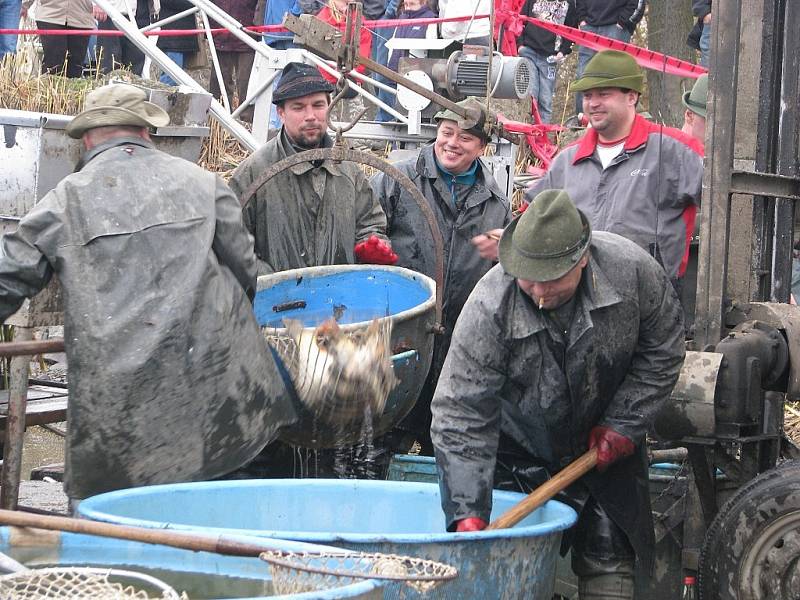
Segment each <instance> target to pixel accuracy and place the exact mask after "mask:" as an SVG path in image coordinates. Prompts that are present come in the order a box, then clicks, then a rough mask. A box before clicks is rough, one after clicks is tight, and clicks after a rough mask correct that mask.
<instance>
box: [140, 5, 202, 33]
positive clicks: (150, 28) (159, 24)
mask: <svg viewBox="0 0 800 600" xmlns="http://www.w3.org/2000/svg"><path fill="white" fill-rule="evenodd" d="M196 12H197V7H194V8H187V9H186V10H184V11H181V12H179V13H178V14H176V15H172V16H171V17H166V18H165V19H160V20H158V21H156V22H155V23H150V25H147V26H146V27H142V28H141V29H140V30H139V31H141V32H142V33H145V32H147V31H153V30H155V29H161V28H162V27H164V25H169V24H170V23H174V22H175V21H177V20H179V19H182V18H183V17H188V16H189V15H193V14H194V13H196Z"/></svg>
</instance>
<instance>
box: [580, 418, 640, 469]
mask: <svg viewBox="0 0 800 600" xmlns="http://www.w3.org/2000/svg"><path fill="white" fill-rule="evenodd" d="M592 448H597V470H598V471H600V472H601V473H602V472H603V471H605V470H606V469H607V468H608V467H609V465H611V464H613V463H615V462H617V461H618V460H619V459H620V458H625V457H626V456H630V455H631V454H633V452H634V450H636V446H635V444H634V443H633V441H632V440H631V439H630V438H628V437H625V436H624V435H622V434H621V433H617V432H616V431H614V430H613V429H610V428H608V427H603V426H602V425H598V426H596V427H593V428H592V430H591V431H590V432H589V449H590V450H591V449H592Z"/></svg>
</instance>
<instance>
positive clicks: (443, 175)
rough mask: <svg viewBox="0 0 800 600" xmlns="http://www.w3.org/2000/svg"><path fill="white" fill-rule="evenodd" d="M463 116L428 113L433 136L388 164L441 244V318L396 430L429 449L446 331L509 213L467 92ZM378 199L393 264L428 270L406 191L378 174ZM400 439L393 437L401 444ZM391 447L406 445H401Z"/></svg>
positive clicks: (428, 242)
mask: <svg viewBox="0 0 800 600" xmlns="http://www.w3.org/2000/svg"><path fill="white" fill-rule="evenodd" d="M458 104H459V106H461V107H462V108H465V109H467V111H468V115H469V116H468V117H467V118H464V117H462V116H461V115H458V114H456V113H455V112H453V111H451V110H442V111H440V112H439V113H437V114H436V116H435V120H436V122H437V129H436V140H435V141H434V142H433V144H430V145H428V146H424V147H423V148H422V149H421V150H420V152H419V154H418V155H417V156H415V157H413V158H410V159H407V160H404V161H402V162H399V163H397V164H396V165H395V166H396V167H397V168H398V169H399V170H400V171H401V172H403V173H405V174H406V175H408V177H409V178H410V179H411V180H412V181H413V182H414V183H415V184H416V185H417V187H418V188H419V190H420V192H422V195H423V196H424V197H425V199H426V200H427V201H428V206H429V207H430V209H431V211H433V214H434V215H435V216H436V224H437V225H438V227H439V231H440V233H441V234H442V241H443V245H444V279H443V282H442V284H443V288H444V289H443V302H442V305H443V306H442V325H443V326H444V332H443V333H442V334H441V335H437V336H436V337H435V340H434V350H433V360H432V364H431V368H430V371H429V374H428V378H427V380H426V382H425V386H424V387H423V390H422V393H421V394H420V397H419V398H418V399H417V402H416V404H415V406H414V408H413V409H412V411H411V413H410V414H409V415H408V416H407V417H406V418H405V420H404V421H403V422H401V423H400V426H399V429H400V430H401V431H403V432H406V433H407V434H409V435H410V436H411V440H412V441H413V440H414V439H416V441H418V442H420V444H421V445H422V451H423V452H424V453H425V454H429V453H430V451H431V447H430V438H429V431H430V401H431V397H432V396H433V390H434V388H435V387H436V381H437V380H438V377H439V372H440V371H441V368H442V364H443V363H444V357H445V355H446V354H447V348H448V346H449V345H450V336H451V335H452V332H453V327H454V326H455V323H456V319H458V315H459V314H460V313H461V307H462V306H464V302H466V301H467V297H468V296H469V294H470V292H471V291H472V288H473V287H475V284H476V283H477V282H478V280H480V278H481V277H483V275H484V274H485V273H486V272H487V271H488V270H489V269H491V268H492V266H493V264H494V262H495V261H496V260H497V240H498V239H499V238H500V234H501V233H502V228H503V227H505V226H506V225H507V224H508V222H509V221H510V220H511V208H510V206H509V201H508V199H507V198H506V196H505V194H504V193H503V192H502V191H501V190H500V187H499V186H498V184H497V181H495V178H494V175H492V170H491V168H490V167H489V165H488V164H487V163H486V162H484V161H483V160H481V156H482V155H483V152H484V150H485V149H486V144H487V143H488V142H489V139H490V133H489V129H488V128H487V122H486V112H485V108H484V106H483V105H482V104H481V103H480V102H479V101H478V100H477V99H475V98H467V99H466V100H462V101H461V102H459V103H458ZM370 184H371V185H372V188H373V190H375V193H376V195H377V196H378V199H379V200H380V202H381V206H383V210H384V212H385V213H386V219H387V224H388V226H387V234H388V236H389V240H390V241H391V243H392V249H393V250H394V251H395V252H396V253H397V255H398V260H397V265H398V266H400V267H406V268H409V269H413V270H414V271H418V272H420V273H424V274H426V275H428V276H430V277H434V276H435V264H436V263H435V259H436V256H435V254H434V251H433V248H434V246H433V238H432V237H431V234H430V227H429V225H428V221H427V219H426V218H425V216H424V214H423V213H422V211H421V210H420V209H419V207H418V206H417V203H416V202H415V201H414V199H413V198H412V197H411V194H410V193H409V192H408V191H406V190H404V189H403V188H402V186H400V184H399V183H397V182H396V181H395V180H394V179H392V178H390V177H387V176H386V175H385V174H383V173H379V174H377V175H376V176H375V177H373V179H372V180H371V181H370ZM405 442H406V440H401V441H400V442H399V444H401V445H402V444H405ZM401 445H400V446H398V448H397V449H398V450H403V451H407V450H408V447H406V448H402V447H401Z"/></svg>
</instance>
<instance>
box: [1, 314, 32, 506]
mask: <svg viewBox="0 0 800 600" xmlns="http://www.w3.org/2000/svg"><path fill="white" fill-rule="evenodd" d="M14 334H15V336H16V338H17V339H18V340H19V342H12V343H11V344H3V345H4V346H9V345H12V344H25V343H28V344H30V343H31V342H30V340H32V339H33V329H32V328H30V327H17V328H15V331H14ZM29 365H30V359H29V358H28V356H27V355H22V354H18V355H16V356H14V357H13V358H12V359H11V389H10V390H9V393H8V416H7V417H6V439H5V444H4V445H3V471H2V476H1V477H0V480H1V481H0V507H2V508H5V509H8V510H14V509H16V508H17V501H18V500H19V481H20V474H21V472H22V446H23V443H24V441H25V407H26V405H27V403H28V367H29Z"/></svg>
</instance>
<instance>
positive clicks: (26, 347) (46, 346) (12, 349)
mask: <svg viewBox="0 0 800 600" xmlns="http://www.w3.org/2000/svg"><path fill="white" fill-rule="evenodd" d="M21 330H22V331H24V330H25V328H22V329H21ZM15 338H16V339H15V340H14V341H13V342H4V343H2V344H0V357H5V356H34V355H36V354H49V353H51V352H64V340H63V339H62V338H52V339H49V340H36V341H26V338H24V337H23V336H21V335H16V336H15ZM30 339H31V338H27V340H30Z"/></svg>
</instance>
